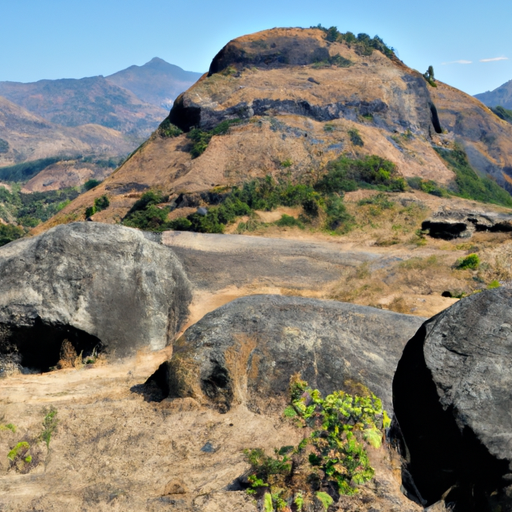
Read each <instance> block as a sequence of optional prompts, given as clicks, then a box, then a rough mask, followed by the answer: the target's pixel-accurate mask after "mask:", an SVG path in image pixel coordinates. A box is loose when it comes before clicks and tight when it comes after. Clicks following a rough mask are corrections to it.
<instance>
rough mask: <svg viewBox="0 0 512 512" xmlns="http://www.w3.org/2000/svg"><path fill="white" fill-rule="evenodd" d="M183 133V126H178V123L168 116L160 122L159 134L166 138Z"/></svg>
mask: <svg viewBox="0 0 512 512" xmlns="http://www.w3.org/2000/svg"><path fill="white" fill-rule="evenodd" d="M182 133H183V130H182V129H181V128H178V127H177V126H176V125H174V124H172V123H171V121H170V120H169V118H166V119H164V120H163V121H162V123H160V126H159V127H158V135H160V137H163V138H164V139H168V138H172V137H178V136H179V135H181V134H182Z"/></svg>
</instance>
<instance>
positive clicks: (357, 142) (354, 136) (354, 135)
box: [348, 128, 364, 147]
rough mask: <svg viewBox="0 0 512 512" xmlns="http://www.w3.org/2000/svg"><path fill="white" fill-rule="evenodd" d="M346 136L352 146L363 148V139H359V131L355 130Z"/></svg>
mask: <svg viewBox="0 0 512 512" xmlns="http://www.w3.org/2000/svg"><path fill="white" fill-rule="evenodd" d="M348 135H349V137H350V142H352V144H353V145H354V146H361V147H363V146H364V142H363V139H362V138H361V134H360V133H359V130H356V129H355V128H354V129H352V130H349V131H348Z"/></svg>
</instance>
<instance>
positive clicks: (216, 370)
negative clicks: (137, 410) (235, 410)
mask: <svg viewBox="0 0 512 512" xmlns="http://www.w3.org/2000/svg"><path fill="white" fill-rule="evenodd" d="M422 321H423V319H422V318H420V317H413V316H408V315H401V314H398V313H392V312H389V311H383V310H379V309H375V308H370V307H365V306H358V305H354V304H348V303H342V302H336V301H322V300H315V299H306V298H301V297H284V296H277V295H254V296H249V297H243V298H241V299H237V300H234V301H233V302H231V303H229V304H226V305H225V306H222V307H220V308H218V309H217V310H215V311H213V312H211V313H209V314H207V315H206V316H205V317H204V318H203V319H201V320H200V321H199V322H197V323H196V324H195V325H193V326H192V327H190V328H189V329H187V331H185V333H184V334H183V336H182V337H180V338H179V339H178V340H177V341H176V342H175V344H174V348H173V356H172V358H171V359H170V360H169V361H168V362H166V363H163V364H162V366H161V367H160V368H159V369H158V370H157V372H156V374H155V375H153V376H152V377H151V378H150V379H149V380H153V381H156V383H157V384H159V385H160V387H161V388H163V389H165V394H167V395H168V396H169V397H170V398H185V397H192V398H194V399H195V400H197V401H199V402H201V403H205V404H210V405H213V406H214V407H216V408H218V409H219V410H221V411H227V410H229V409H230V408H231V407H232V406H234V405H236V404H240V403H244V404H247V405H248V406H249V407H250V408H251V409H253V410H260V409H263V410H265V409H266V408H267V407H270V406H271V405H272V404H273V402H274V401H275V400H277V401H278V402H279V406H281V402H282V401H283V400H286V398H287V393H288V386H289V381H290V377H291V376H292V375H293V374H295V373H298V372H299V373H300V374H301V376H302V378H304V379H305V380H307V381H308V382H309V383H310V385H312V386H314V387H316V388H318V389H320V390H321V391H322V392H323V393H330V392H332V391H333V390H336V389H345V390H347V391H350V392H353V393H354V392H355V393H358V392H359V393H361V392H364V389H365V388H369V389H370V390H371V391H372V392H373V393H375V394H376V395H377V396H379V397H380V398H382V400H383V404H384V406H385V407H386V408H388V409H389V408H390V407H391V381H392V378H393V374H394V371H395V368H396V364H397V361H398V359H399V357H400V355H401V353H402V350H403V347H404V344H405V341H406V340H407V339H408V338H409V337H410V336H412V334H413V333H414V332H416V330H417V329H418V327H419V326H420V325H421V323H422Z"/></svg>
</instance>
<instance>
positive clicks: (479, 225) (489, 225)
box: [421, 209, 512, 240]
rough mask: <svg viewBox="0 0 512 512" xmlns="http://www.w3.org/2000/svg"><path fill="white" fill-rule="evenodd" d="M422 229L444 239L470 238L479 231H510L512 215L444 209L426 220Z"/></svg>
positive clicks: (432, 235) (511, 228) (511, 229)
mask: <svg viewBox="0 0 512 512" xmlns="http://www.w3.org/2000/svg"><path fill="white" fill-rule="evenodd" d="M421 229H423V230H428V231H429V234H430V236H431V237H434V238H443V239H444V240H453V239H454V238H469V237H471V236H472V235H473V234H474V233H475V232H477V231H492V232H502V233H503V232H510V231H512V215H507V214H504V213H503V214H500V213H496V212H478V211H470V210H450V209H443V210H439V211H438V212H436V213H435V214H434V215H432V217H430V218H429V219H427V220H425V221H424V222H423V223H422V225H421Z"/></svg>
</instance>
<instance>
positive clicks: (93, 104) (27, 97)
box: [0, 76, 166, 137]
mask: <svg viewBox="0 0 512 512" xmlns="http://www.w3.org/2000/svg"><path fill="white" fill-rule="evenodd" d="M0 96H4V97H5V98H7V99H8V100H9V101H12V102H13V103H16V104H17V105H19V106H21V107H23V108H25V109H26V110H28V111H30V112H32V113H34V114H36V115H38V116H40V117H43V118H44V119H46V120H47V121H50V122H52V123H55V124H60V125H62V126H81V125H85V124H98V125H101V126H105V127H107V128H112V129H114V130H117V131H119V132H122V133H131V134H135V135H137V136H140V137H147V136H148V135H149V134H150V133H151V132H152V131H153V130H154V129H155V127H156V126H157V125H158V123H159V122H160V121H161V119H162V117H163V116H165V115H166V112H165V110H164V109H163V108H161V107H160V108H159V107H156V106H154V105H152V104H149V103H146V102H144V101H142V100H141V99H139V98H138V97H137V96H135V95H134V94H133V93H132V92H130V91H129V90H126V89H123V88H121V87H119V86H117V85H115V84H114V83H112V82H109V81H108V80H107V79H105V78H104V77H102V76H95V77H88V78H82V79H80V80H75V79H61V80H40V81H39V82H33V83H19V82H0Z"/></svg>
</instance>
